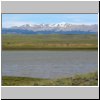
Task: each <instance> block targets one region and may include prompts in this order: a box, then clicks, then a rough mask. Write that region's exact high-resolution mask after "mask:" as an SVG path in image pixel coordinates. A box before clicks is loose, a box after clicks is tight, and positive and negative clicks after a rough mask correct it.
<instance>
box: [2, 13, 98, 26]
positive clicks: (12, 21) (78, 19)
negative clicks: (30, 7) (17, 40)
mask: <svg viewBox="0 0 100 100" xmlns="http://www.w3.org/2000/svg"><path fill="white" fill-rule="evenodd" d="M63 22H66V23H70V24H98V15H97V14H2V27H11V26H21V25H23V24H55V23H63Z"/></svg>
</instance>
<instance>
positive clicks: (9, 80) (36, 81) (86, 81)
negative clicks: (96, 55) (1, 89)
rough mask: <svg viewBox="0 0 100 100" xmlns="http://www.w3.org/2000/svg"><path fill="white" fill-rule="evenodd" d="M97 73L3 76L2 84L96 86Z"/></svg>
mask: <svg viewBox="0 0 100 100" xmlns="http://www.w3.org/2000/svg"><path fill="white" fill-rule="evenodd" d="M97 85H98V73H97V72H92V73H88V74H81V75H76V76H73V77H67V78H59V79H41V78H28V77H14V76H3V77H2V86H97Z"/></svg>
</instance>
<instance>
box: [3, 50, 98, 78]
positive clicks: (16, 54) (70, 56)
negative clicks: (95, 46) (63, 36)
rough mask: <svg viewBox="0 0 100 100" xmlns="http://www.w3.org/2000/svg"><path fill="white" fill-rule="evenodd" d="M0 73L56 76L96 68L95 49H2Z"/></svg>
mask: <svg viewBox="0 0 100 100" xmlns="http://www.w3.org/2000/svg"><path fill="white" fill-rule="evenodd" d="M1 59H2V60H1V63H2V69H1V70H2V75H7V76H25V77H39V78H58V77H66V76H71V75H74V74H78V73H87V72H92V71H95V70H97V69H98V53H97V51H2V58H1Z"/></svg>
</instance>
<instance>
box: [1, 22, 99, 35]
mask: <svg viewBox="0 0 100 100" xmlns="http://www.w3.org/2000/svg"><path fill="white" fill-rule="evenodd" d="M97 32H98V25H97V24H91V25H85V24H80V25H77V24H68V23H58V24H25V25H21V26H13V27H10V28H2V33H3V34H8V33H11V34H54V33H56V34H95V33H97Z"/></svg>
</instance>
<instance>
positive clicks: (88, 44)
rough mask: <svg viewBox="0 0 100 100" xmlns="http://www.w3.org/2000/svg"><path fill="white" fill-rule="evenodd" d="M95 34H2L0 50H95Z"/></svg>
mask: <svg viewBox="0 0 100 100" xmlns="http://www.w3.org/2000/svg"><path fill="white" fill-rule="evenodd" d="M97 48H98V36H97V34H91V35H90V34H81V35H80V34H45V35H44V34H38V35H29V34H28V35H25V34H24V35H23V34H2V50H77V49H79V50H85V49H87V50H96V49H97Z"/></svg>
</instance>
